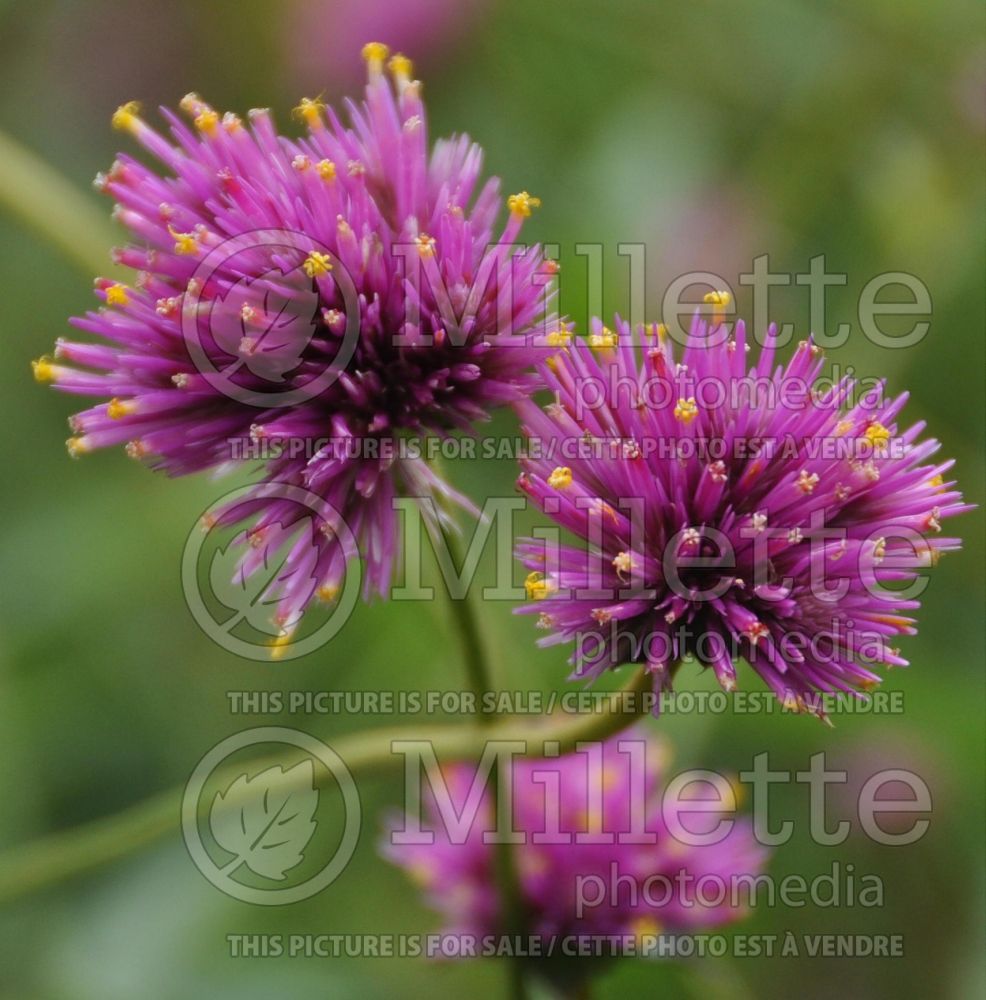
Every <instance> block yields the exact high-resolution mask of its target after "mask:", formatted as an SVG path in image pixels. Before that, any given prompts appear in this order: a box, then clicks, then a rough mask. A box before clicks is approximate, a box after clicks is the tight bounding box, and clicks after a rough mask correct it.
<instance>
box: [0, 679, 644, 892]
mask: <svg viewBox="0 0 986 1000" xmlns="http://www.w3.org/2000/svg"><path fill="white" fill-rule="evenodd" d="M649 688H650V677H649V675H648V674H647V672H646V671H644V670H639V671H638V672H637V673H636V674H635V675H634V677H633V678H632V679H631V681H630V683H629V684H627V686H626V687H624V688H621V689H620V690H618V691H614V692H611V693H610V694H609V695H606V696H604V697H603V698H602V699H601V702H600V704H599V706H597V708H596V710H595V711H592V712H588V713H582V714H579V715H566V714H564V713H557V712H556V713H555V714H554V715H551V716H541V717H540V718H538V719H533V720H532V719H531V718H530V717H519V718H508V719H506V720H504V721H503V722H497V723H495V724H493V725H488V726H476V725H463V726H426V727H421V726H420V725H413V726H393V727H385V728H382V729H374V730H370V731H364V732H361V733H353V734H351V735H345V736H340V737H338V738H337V739H333V740H332V748H333V749H334V750H335V751H336V753H338V754H339V756H340V757H341V758H342V759H343V760H344V761H345V763H346V766H347V767H348V768H349V769H350V771H352V772H354V773H359V774H370V773H374V772H380V771H385V770H390V769H399V768H400V767H401V766H402V764H403V761H402V758H401V757H400V756H398V755H395V754H394V753H393V751H392V750H391V744H392V743H393V742H395V741H398V740H427V741H429V742H430V743H431V744H432V746H433V747H434V750H435V754H436V756H437V757H438V758H439V759H440V760H442V759H444V760H448V761H451V760H466V761H479V760H480V758H481V757H482V756H483V750H484V749H485V747H486V745H487V743H488V742H489V741H490V740H511V741H520V742H524V743H526V751H525V756H528V757H542V756H545V753H546V748H547V752H550V753H552V754H555V753H557V752H559V750H560V752H561V753H565V752H567V751H570V750H574V749H575V745H576V743H579V742H581V741H583V740H600V739H605V738H606V737H608V736H610V735H612V734H613V733H616V732H619V731H620V730H621V729H624V728H625V727H626V726H628V725H629V724H630V723H631V722H633V720H634V719H635V718H638V717H639V716H640V715H641V714H643V713H644V711H646V708H647V702H646V699H645V698H644V697H643V695H644V693H645V692H646V691H647V690H649ZM556 747H558V748H559V750H556V749H555V748H556ZM290 759H292V758H291V756H290V754H287V755H284V756H282V755H272V756H270V757H268V758H264V760H263V761H258V762H257V763H258V766H264V767H270V766H273V765H275V764H282V765H283V764H284V763H286V762H289V761H290ZM242 770H243V767H242V764H239V763H237V764H234V765H233V766H231V767H230V768H229V772H228V775H227V777H228V783H231V782H232V781H233V780H234V779H235V778H236V777H238V776H239V775H240V774H241V773H242ZM316 773H319V772H316ZM183 790H184V789H183V788H172V789H171V790H169V791H166V792H161V793H159V794H157V795H154V796H152V797H151V798H149V799H146V800H145V801H144V802H141V803H139V804H137V805H134V806H131V807H129V808H128V809H125V810H123V811H122V812H119V813H117V814H116V815H114V816H110V817H106V818H103V819H99V820H94V821H93V822H91V823H86V824H84V825H82V826H78V827H74V828H72V829H70V830H66V831H64V832H61V833H53V834H49V835H48V836H46V837H43V838H41V839H39V840H36V841H33V842H32V843H29V844H25V845H23V846H20V847H14V848H10V849H8V850H7V851H5V852H3V853H2V854H0V902H5V901H7V900H10V899H13V898H15V897H17V896H22V895H24V894H25V893H28V892H32V891H34V890H37V889H42V888H44V887H45V886H48V885H53V884H55V883H57V882H61V881H63V880H64V879H67V878H71V877H73V876H76V875H81V874H84V873H85V872H88V871H92V870H93V869H96V868H99V867H100V866H102V865H104V864H109V863H110V862H113V861H117V860H119V859H120V858H124V857H127V856H128V855H130V854H132V853H134V852H135V851H137V850H139V849H140V848H142V847H146V846H147V845H149V844H152V843H154V842H155V841H157V840H160V839H161V838H163V837H165V836H167V835H169V834H170V835H172V836H174V837H177V836H178V835H179V829H180V823H179V816H180V810H181V799H182V792H183Z"/></svg>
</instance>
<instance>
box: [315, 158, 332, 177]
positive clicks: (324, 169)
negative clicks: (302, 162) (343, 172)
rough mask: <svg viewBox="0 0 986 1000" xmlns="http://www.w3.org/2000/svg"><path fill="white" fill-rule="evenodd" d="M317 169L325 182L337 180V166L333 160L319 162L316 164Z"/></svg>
mask: <svg viewBox="0 0 986 1000" xmlns="http://www.w3.org/2000/svg"><path fill="white" fill-rule="evenodd" d="M315 169H316V170H317V171H318V176H319V177H321V178H322V180H323V181H332V180H335V176H336V165H335V164H334V163H333V162H332V161H331V160H319V161H318V163H316V164H315Z"/></svg>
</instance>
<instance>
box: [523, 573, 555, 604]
mask: <svg viewBox="0 0 986 1000" xmlns="http://www.w3.org/2000/svg"><path fill="white" fill-rule="evenodd" d="M554 589H555V587H554V584H553V583H551V581H550V580H546V579H545V578H544V574H543V573H538V572H534V573H528V574H527V578H526V579H525V580H524V591H525V593H526V594H527V599H528V600H529V601H543V600H544V599H545V598H546V597H548V596H549V595H550V594H551V593H552V592H553V591H554Z"/></svg>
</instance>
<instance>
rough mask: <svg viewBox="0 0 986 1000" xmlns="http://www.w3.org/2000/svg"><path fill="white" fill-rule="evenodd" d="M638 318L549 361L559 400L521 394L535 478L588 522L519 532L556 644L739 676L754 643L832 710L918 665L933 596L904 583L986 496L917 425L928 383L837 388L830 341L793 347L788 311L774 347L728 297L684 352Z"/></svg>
mask: <svg viewBox="0 0 986 1000" xmlns="http://www.w3.org/2000/svg"><path fill="white" fill-rule="evenodd" d="M718 294H719V293H713V295H718ZM722 294H723V295H725V294H726V293H722ZM710 301H711V300H710ZM638 333H639V337H638V345H642V350H641V349H640V347H639V346H635V345H634V343H633V338H632V336H631V331H630V329H629V327H628V326H627V324H625V323H623V322H621V321H620V320H617V322H616V324H615V329H614V330H609V329H607V328H605V327H603V326H602V324H601V323H600V322H599V321H598V320H596V321H595V322H594V325H593V332H592V334H591V336H590V338H589V341H588V343H586V342H584V341H580V342H578V343H575V344H572V345H571V346H569V347H567V348H565V349H564V350H562V351H561V352H560V353H558V354H557V355H556V356H555V357H553V358H551V359H549V361H548V362H547V363H546V364H544V365H543V366H542V368H541V371H542V374H543V376H544V378H545V379H546V381H547V383H548V386H549V388H550V389H552V390H553V391H554V393H555V399H554V401H553V402H552V403H551V404H550V405H548V406H547V407H546V408H545V409H541V408H540V407H539V406H537V405H535V404H534V403H533V402H531V401H525V402H523V403H522V404H520V407H519V411H520V415H521V419H522V421H523V423H524V426H525V431H526V433H527V434H528V435H529V437H530V438H531V439H532V442H533V443H534V444H536V447H532V449H531V456H532V457H531V458H530V459H529V460H527V461H526V462H525V463H524V464H525V471H524V472H523V474H522V475H521V477H520V481H519V485H520V487H521V489H522V490H523V491H524V492H525V493H527V495H528V496H530V497H531V498H532V499H533V500H534V501H535V503H536V504H537V505H538V506H539V507H540V508H541V510H543V511H544V512H546V513H547V514H548V515H549V516H550V517H552V518H553V519H554V520H555V521H556V522H557V523H558V524H559V525H560V526H561V527H563V528H566V529H567V530H568V531H570V532H571V533H572V534H574V535H575V536H576V537H577V538H579V539H582V540H583V544H582V545H579V546H572V545H561V546H558V547H556V549H555V550H551V549H550V547H549V549H546V547H545V543H544V542H543V541H538V542H536V541H533V540H528V541H524V542H522V543H521V544H520V546H519V557H520V558H521V560H522V561H523V562H524V565H525V566H526V567H527V568H528V569H529V570H530V571H531V574H530V576H529V577H528V580H527V590H528V596H529V597H530V598H532V600H531V601H530V602H529V603H528V604H525V605H524V606H523V607H522V608H521V609H520V610H521V611H523V612H531V613H535V614H538V615H539V621H538V624H539V627H541V628H542V629H544V630H545V631H547V632H548V633H550V634H549V635H548V636H546V637H545V638H543V639H542V640H541V643H542V644H543V645H553V644H555V643H560V642H567V641H571V640H573V639H574V640H575V643H576V652H575V653H574V655H573V657H572V660H571V662H572V663H573V664H575V665H576V671H575V675H574V676H576V677H588V678H592V677H595V676H598V674H599V673H601V672H602V671H604V670H606V669H607V668H611V667H616V666H618V665H619V664H621V663H625V662H640V663H644V664H646V665H647V667H648V668H649V669H650V670H651V671H653V673H654V679H655V684H656V685H657V686H659V687H661V688H669V687H670V684H671V679H672V672H673V669H674V668H675V666H676V665H677V664H678V663H679V662H680V660H681V658H682V657H685V656H689V655H690V656H693V657H695V658H696V659H697V660H698V661H699V663H700V664H701V665H702V666H703V667H711V668H712V669H713V671H714V672H715V675H716V677H717V679H718V681H719V683H720V684H721V686H722V687H723V688H724V689H726V690H727V691H731V690H733V688H734V687H735V686H736V671H735V667H734V659H735V658H737V657H742V658H744V659H745V660H746V661H747V662H748V663H749V664H750V665H751V666H752V667H753V668H754V669H755V670H756V672H757V673H758V674H759V675H760V676H761V677H762V678H763V679H764V681H765V682H766V683H767V684H768V685H769V687H770V688H771V689H772V690H773V691H774V692H775V694H776V695H777V696H778V698H780V699H782V700H783V701H784V702H785V703H786V704H787V705H789V706H790V707H794V708H801V709H804V708H808V709H812V710H816V709H813V708H812V702H817V701H818V699H817V697H814V694H815V693H816V692H856V691H857V690H858V689H869V688H871V687H872V686H873V685H875V684H877V683H878V682H879V680H880V677H879V675H878V674H876V673H875V672H874V669H873V668H874V666H875V665H877V664H880V663H882V664H885V665H887V666H903V665H905V664H906V662H907V661H906V660H904V659H903V658H902V657H901V655H900V651H899V650H898V649H897V648H896V647H895V646H893V645H892V640H893V638H894V637H896V636H897V635H910V634H913V633H914V631H915V621H914V619H913V618H912V617H910V614H909V612H911V611H913V610H914V609H916V608H917V607H918V600H917V599H916V592H912V593H911V594H901V593H899V592H895V591H899V590H900V589H901V588H902V587H905V586H912V585H914V584H915V581H916V579H917V577H918V575H919V571H920V569H921V568H922V567H924V566H930V565H934V564H935V563H937V561H938V557H939V556H940V555H941V553H943V552H949V551H952V550H954V549H957V548H958V547H959V541H958V540H957V539H955V538H950V537H948V536H946V535H943V534H941V531H942V524H943V522H944V521H945V520H946V519H947V518H949V517H951V516H953V515H955V514H958V513H960V512H962V511H965V510H968V509H969V507H968V505H965V504H963V503H962V498H961V494H960V493H959V492H958V491H957V490H956V489H955V488H954V483H953V482H950V481H946V478H945V477H946V473H947V472H948V470H949V469H950V468H951V467H952V464H953V463H952V462H951V461H936V460H933V459H932V456H933V455H934V454H935V453H936V452H937V451H938V448H939V445H938V442H937V441H934V440H931V439H925V440H922V439H921V432H922V431H923V429H924V424H922V423H918V424H915V425H912V426H910V427H907V426H901V427H898V423H897V420H898V415H899V414H900V411H901V410H902V408H903V406H904V403H905V401H906V398H907V397H906V395H901V396H897V397H895V398H889V397H886V396H885V395H884V391H883V384H882V382H881V383H879V384H878V385H877V386H875V387H873V388H870V389H868V390H867V391H866V392H865V393H864V394H862V395H861V396H860V398H859V400H858V401H855V402H854V401H853V400H852V398H851V397H852V396H853V392H854V383H853V380H852V379H849V378H846V379H842V380H841V381H839V382H837V383H836V384H834V385H830V386H829V387H828V388H824V389H823V388H821V387H820V383H819V379H820V376H821V373H822V366H823V358H822V352H821V351H820V350H819V348H818V347H817V346H815V345H814V344H812V343H811V342H810V341H804V342H802V343H801V345H800V346H799V347H798V348H797V350H796V351H795V353H794V355H793V357H792V359H791V360H790V362H789V363H788V364H787V365H786V366H783V365H779V364H777V363H776V362H775V348H776V331H775V329H774V328H773V327H771V328H770V330H769V331H768V333H767V338H766V343H765V345H764V347H763V350H762V351H761V353H760V356H759V358H758V359H757V360H756V361H755V363H753V364H752V365H751V364H750V361H749V357H748V352H749V351H750V349H751V345H749V344H747V340H746V331H745V327H744V324H743V323H742V321H740V322H738V323H737V324H736V329H735V336H730V331H729V329H728V328H727V326H726V325H725V324H724V323H722V317H721V315H720V316H718V317H715V318H714V319H713V320H712V322H711V324H710V323H707V322H706V321H705V320H704V319H702V318H701V316H700V315H696V317H695V320H694V322H693V324H692V327H691V330H690V333H689V335H688V340H687V346H686V347H685V350H684V354H683V355H682V356H681V360H680V361H677V360H676V359H675V356H674V350H673V346H672V343H671V338H670V337H669V335H668V333H667V331H666V330H665V329H664V328H663V327H661V326H659V325H658V326H654V327H648V328H646V329H644V330H642V331H638ZM919 582H920V581H919ZM810 696H811V697H810Z"/></svg>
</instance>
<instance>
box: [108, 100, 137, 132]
mask: <svg viewBox="0 0 986 1000" xmlns="http://www.w3.org/2000/svg"><path fill="white" fill-rule="evenodd" d="M139 112H140V104H139V103H138V102H137V101H127V103H126V104H121V105H120V106H119V107H118V108H117V109H116V111H114V112H113V117H112V118H111V119H110V121H111V122H112V124H113V128H116V129H119V130H120V131H121V132H132V131H133V130H134V129H135V128H136V127H137V124H138V123H139V121H140V119H139V118H138V117H137V116H138V114H139Z"/></svg>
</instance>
